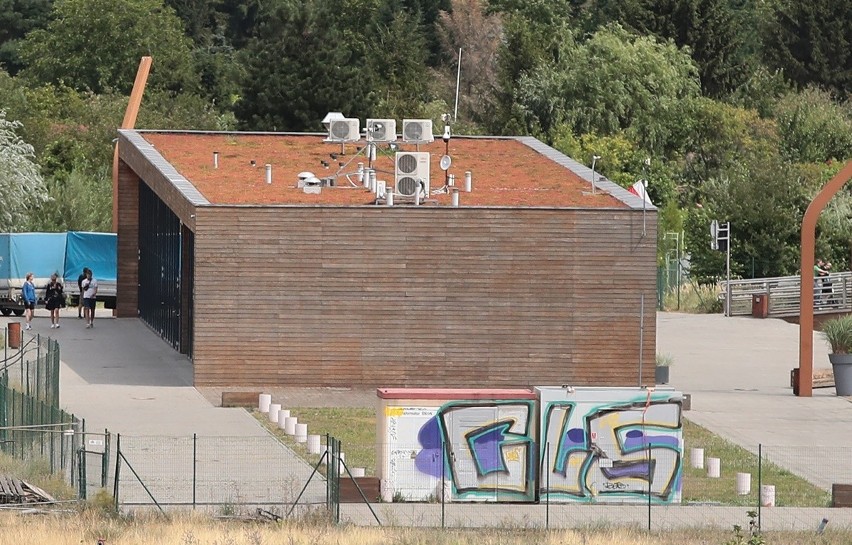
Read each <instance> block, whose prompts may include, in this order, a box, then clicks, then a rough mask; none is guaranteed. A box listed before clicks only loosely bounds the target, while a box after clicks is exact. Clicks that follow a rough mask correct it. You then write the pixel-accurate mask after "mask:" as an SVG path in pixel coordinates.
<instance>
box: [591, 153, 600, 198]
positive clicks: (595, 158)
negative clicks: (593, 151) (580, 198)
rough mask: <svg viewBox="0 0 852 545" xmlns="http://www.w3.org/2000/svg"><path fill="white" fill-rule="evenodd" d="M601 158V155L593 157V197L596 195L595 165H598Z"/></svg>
mask: <svg viewBox="0 0 852 545" xmlns="http://www.w3.org/2000/svg"><path fill="white" fill-rule="evenodd" d="M600 158H601V156H600V155H592V195H594V194H595V163H597V162H598V159H600Z"/></svg>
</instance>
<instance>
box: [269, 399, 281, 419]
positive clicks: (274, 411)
mask: <svg viewBox="0 0 852 545" xmlns="http://www.w3.org/2000/svg"><path fill="white" fill-rule="evenodd" d="M280 410H281V404H280V403H270V404H269V421H270V422H275V423H276V424H277V423H278V411H280Z"/></svg>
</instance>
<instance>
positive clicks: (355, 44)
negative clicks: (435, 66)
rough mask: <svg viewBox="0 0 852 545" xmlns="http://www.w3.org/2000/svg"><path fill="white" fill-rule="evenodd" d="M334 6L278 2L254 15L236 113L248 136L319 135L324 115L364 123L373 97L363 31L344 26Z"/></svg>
mask: <svg viewBox="0 0 852 545" xmlns="http://www.w3.org/2000/svg"><path fill="white" fill-rule="evenodd" d="M339 9H340V6H339V5H337V4H336V3H334V2H333V1H332V0H313V1H309V2H299V1H295V0H293V1H290V0H288V1H282V2H279V3H278V4H277V5H275V6H273V7H271V8H269V9H268V10H267V11H264V12H263V13H262V15H260V16H259V22H258V25H257V27H256V28H257V36H256V37H255V38H253V39H252V41H251V42H250V43H249V45H248V47H247V48H246V50H245V51H244V52H243V60H244V64H245V66H246V79H245V81H244V84H243V86H242V95H241V97H240V100H239V101H238V102H237V104H236V106H235V113H236V115H237V119H238V120H239V121H240V123H241V125H242V126H243V127H244V128H247V129H253V130H278V131H300V130H319V129H321V125H320V121H321V120H322V118H323V117H324V116H325V115H326V113H328V112H329V111H340V112H344V113H345V114H346V115H351V116H353V117H360V118H364V117H367V114H368V112H369V111H370V110H371V106H372V104H373V101H374V98H373V94H372V92H371V91H372V89H371V82H372V81H374V76H373V74H371V73H370V71H369V69H368V68H369V66H368V63H367V59H366V46H365V44H364V40H365V37H364V36H363V28H364V27H361V28H360V29H358V30H357V32H356V30H355V29H354V28H352V27H351V26H346V25H344V24H343V22H342V21H341V19H344V20H345V14H341V13H340V12H339V11H338V10H339Z"/></svg>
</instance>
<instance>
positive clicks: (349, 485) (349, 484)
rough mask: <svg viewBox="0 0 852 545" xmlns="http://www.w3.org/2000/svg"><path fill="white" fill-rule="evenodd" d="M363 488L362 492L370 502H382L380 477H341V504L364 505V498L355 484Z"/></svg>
mask: <svg viewBox="0 0 852 545" xmlns="http://www.w3.org/2000/svg"><path fill="white" fill-rule="evenodd" d="M356 482H357V483H358V486H360V487H361V492H363V493H364V497H366V498H367V501H369V502H371V503H372V502H378V501H381V490H380V485H379V478H378V477H354V478H353V477H349V475H341V477H340V502H341V503H364V498H363V497H361V494H360V493H359V492H358V489H357V488H356V487H355V483H356Z"/></svg>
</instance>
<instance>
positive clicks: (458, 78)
mask: <svg viewBox="0 0 852 545" xmlns="http://www.w3.org/2000/svg"><path fill="white" fill-rule="evenodd" d="M461 57H462V50H461V47H460V48H459V68H458V71H457V72H456V107H455V109H454V110H453V122H455V121H458V119H459V84H460V83H461Z"/></svg>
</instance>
